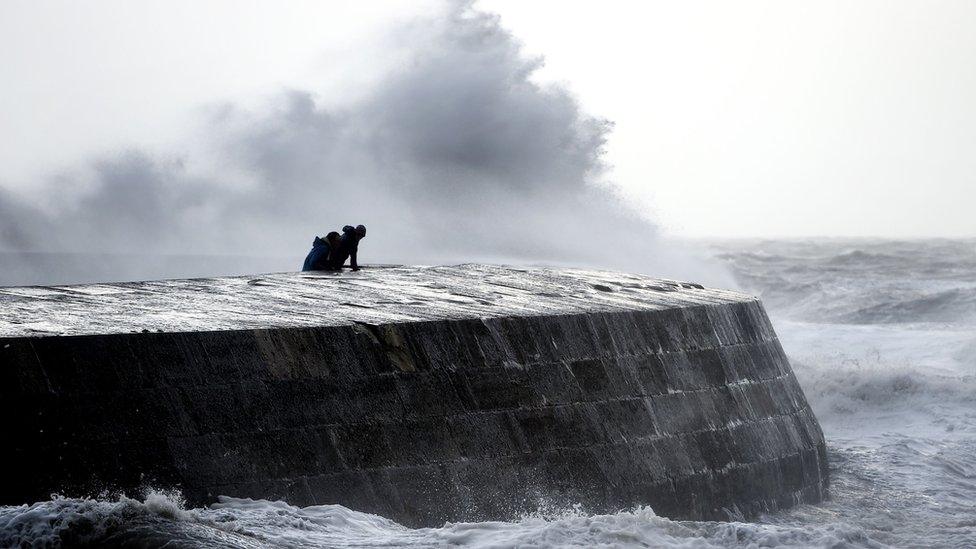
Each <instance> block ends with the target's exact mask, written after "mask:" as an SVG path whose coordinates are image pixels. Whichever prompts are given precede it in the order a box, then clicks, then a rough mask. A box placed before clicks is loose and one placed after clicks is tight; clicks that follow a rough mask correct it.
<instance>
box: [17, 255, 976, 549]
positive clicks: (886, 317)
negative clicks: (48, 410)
mask: <svg viewBox="0 0 976 549" xmlns="http://www.w3.org/2000/svg"><path fill="white" fill-rule="evenodd" d="M709 249H710V252H711V253H712V254H714V255H715V256H716V257H717V258H718V259H719V260H720V261H721V262H723V263H725V264H726V265H727V267H728V268H729V269H730V270H731V272H732V273H733V276H734V277H735V280H736V281H737V282H738V284H739V286H740V287H741V288H742V289H745V290H749V291H752V292H755V293H758V294H760V295H761V296H762V297H763V300H764V301H765V303H766V306H767V308H768V309H769V311H770V314H771V316H772V318H773V322H774V325H775V327H776V329H777V332H778V333H779V335H780V338H781V340H782V342H783V345H784V347H785V349H786V351H787V354H788V355H789V356H790V359H791V361H792V364H793V367H794V370H795V371H796V374H797V377H798V379H799V380H800V384H801V385H802V386H803V388H804V391H805V392H806V395H807V398H808V399H809V400H810V403H811V405H812V406H813V408H814V411H815V412H816V414H817V417H818V418H819V419H820V422H821V424H822V426H823V428H824V432H825V435H826V437H827V442H828V454H829V459H830V465H831V474H832V486H831V498H830V500H829V501H826V502H824V503H822V504H819V505H804V506H800V507H797V508H795V509H792V510H789V511H785V512H781V513H776V514H772V515H767V516H764V517H762V518H761V519H760V520H758V521H756V522H751V523H743V522H687V521H671V520H668V519H665V518H661V517H657V516H656V515H655V514H654V512H653V510H652V509H649V508H638V509H631V510H626V511H622V512H619V513H616V514H611V515H590V514H586V513H584V512H582V511H580V510H579V509H550V508H541V509H539V511H538V512H537V513H536V514H534V515H532V516H526V517H523V518H522V519H521V520H518V521H515V522H482V523H469V524H446V525H444V526H442V527H440V528H426V529H410V528H405V527H403V526H400V525H398V524H396V523H394V522H393V521H391V520H388V519H386V518H383V517H378V516H374V515H368V514H364V513H359V512H356V511H354V510H350V509H347V508H344V507H341V506H316V507H306V508H298V507H293V506H289V505H287V504H285V503H283V502H269V501H250V500H237V499H224V500H222V501H221V502H220V503H219V504H216V505H213V506H210V507H208V508H201V509H192V508H186V507H185V506H184V505H182V503H181V500H180V496H179V494H175V493H168V492H164V491H152V490H147V493H146V494H140V495H138V496H135V495H133V497H132V498H131V499H130V498H126V497H121V496H117V495H116V496H108V495H106V496H104V497H100V498H96V499H74V498H64V497H52V499H50V500H48V501H43V502H39V503H36V504H34V505H30V506H20V507H0V547H6V546H19V545H23V544H30V543H32V542H33V543H35V544H37V545H39V546H45V545H51V546H57V545H59V544H62V545H85V544H99V545H115V546H133V547H139V546H151V547H163V546H165V547H339V546H356V547H396V546H413V547H432V546H449V545H462V546H474V547H549V546H579V547H599V546H602V547H886V546H895V547H976V240H968V241H963V240H933V241H914V242H891V241H865V240H858V241H840V240H831V241H817V242H803V241H761V242H760V241H755V242H745V241H737V242H723V243H718V244H713V245H711V246H710V248H709Z"/></svg>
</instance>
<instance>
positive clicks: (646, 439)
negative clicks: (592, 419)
mask: <svg viewBox="0 0 976 549" xmlns="http://www.w3.org/2000/svg"><path fill="white" fill-rule="evenodd" d="M807 413H812V411H811V410H810V409H809V407H808V408H806V409H802V410H797V411H795V412H790V413H784V414H774V415H770V416H766V417H763V418H758V419H755V420H751V421H744V422H742V423H739V424H736V425H734V426H729V425H728V424H723V425H722V426H716V427H708V428H704V429H695V430H689V431H682V432H679V433H671V434H661V435H652V436H643V437H642V436H637V437H632V438H629V439H627V441H626V442H628V443H630V442H638V443H653V442H657V441H660V440H665V439H673V438H686V437H691V436H695V435H699V434H702V433H709V432H716V431H728V432H729V433H730V434H731V431H732V429H735V428H738V427H750V426H755V425H759V424H760V423H764V422H765V423H772V422H774V421H777V420H782V419H785V418H793V417H796V416H798V415H806V414H807ZM384 424H389V425H397V423H392V422H386V423H365V422H364V423H355V424H314V425H309V426H308V427H307V428H301V427H285V428H282V429H273V430H265V431H239V432H223V433H206V434H203V435H190V436H181V437H166V440H167V443H169V441H171V440H180V439H188V438H202V437H209V436H217V437H220V436H224V435H229V434H230V435H235V436H247V435H253V434H257V433H261V434H267V433H280V432H287V431H295V432H303V431H309V430H315V429H318V428H323V427H325V428H329V427H334V426H354V425H384ZM812 442H813V444H812V445H810V446H803V448H806V449H812V448H818V447H819V446H821V445H822V444H826V442H825V441H823V440H821V441H819V442H818V441H816V440H814V441H812ZM621 443H622V442H621V441H616V442H605V443H593V444H585V445H577V446H553V447H550V448H546V449H543V450H540V451H542V452H559V451H565V450H588V449H592V448H603V447H608V446H614V445H618V444H621ZM102 444H107V443H102ZM526 453H529V454H531V453H532V452H510V453H503V454H493V455H492V456H491V457H512V456H519V455H523V454H526ZM789 455H792V454H786V455H785V457H788V456H789ZM783 457H784V456H780V457H779V458H772V459H782V458H783ZM471 459H472V458H471V457H468V456H462V457H460V458H458V459H453V460H440V461H438V460H434V461H430V462H427V463H426V464H428V465H433V464H450V463H456V462H459V461H467V460H471ZM761 461H762V460H761ZM765 461H769V460H765ZM748 463H755V462H748ZM407 466H417V464H410V465H400V466H399V467H407ZM389 467H397V466H382V467H363V468H348V469H343V471H358V470H374V469H382V468H389Z"/></svg>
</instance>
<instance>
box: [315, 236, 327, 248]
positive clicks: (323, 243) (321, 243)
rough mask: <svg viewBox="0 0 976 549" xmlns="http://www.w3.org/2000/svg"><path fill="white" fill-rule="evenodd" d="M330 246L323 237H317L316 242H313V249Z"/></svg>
mask: <svg viewBox="0 0 976 549" xmlns="http://www.w3.org/2000/svg"><path fill="white" fill-rule="evenodd" d="M328 245H329V243H328V242H327V241H326V240H325V239H324V238H322V237H321V236H316V237H315V240H313V241H312V247H313V248H314V247H315V246H328Z"/></svg>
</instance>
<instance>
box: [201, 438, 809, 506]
mask: <svg viewBox="0 0 976 549" xmlns="http://www.w3.org/2000/svg"><path fill="white" fill-rule="evenodd" d="M824 445H825V443H824ZM603 446H609V445H603ZM819 446H820V444H816V445H814V446H807V447H803V449H801V450H798V451H796V452H792V453H789V454H783V455H780V456H776V457H773V458H769V459H760V460H755V461H749V462H743V463H738V462H736V463H735V464H734V466H733V467H731V468H729V469H727V470H734V469H739V468H743V467H745V468H749V467H761V466H764V465H770V464H773V463H776V464H779V463H780V462H782V461H785V460H787V459H790V458H796V457H801V456H802V455H803V454H804V453H809V452H812V451H814V450H816V449H817V448H819ZM590 448H591V447H590V446H588V447H579V448H578V449H581V450H586V449H590ZM574 449H576V448H574ZM563 450H564V449H560V448H553V449H544V450H540V451H538V452H530V453H538V454H544V455H548V454H555V453H558V452H561V451H563ZM519 455H522V453H519V454H502V455H494V456H488V457H487V458H484V459H480V460H473V459H471V458H464V457H462V458H459V459H454V460H441V461H430V462H427V463H422V464H404V465H383V466H379V467H360V468H354V469H342V470H338V471H335V472H332V473H322V474H318V475H300V476H297V477H262V478H259V479H256V480H249V481H247V483H252V482H294V481H296V480H301V479H306V480H307V479H310V478H317V477H324V476H331V475H340V474H343V473H348V472H363V473H372V472H382V471H392V470H397V469H409V468H424V467H445V466H450V465H456V464H460V463H464V462H468V461H492V460H499V459H505V458H509V457H514V456H519ZM801 459H802V458H801ZM818 461H819V459H818ZM817 471H818V473H817V478H818V479H819V480H815V481H813V482H810V483H806V484H801V488H800V490H805V489H807V488H813V487H820V488H822V487H823V477H821V476H820V474H819V468H818V469H817ZM716 472H717V470H716V469H694V470H692V471H691V472H690V473H686V474H683V475H680V476H670V475H664V476H662V477H660V478H655V479H654V480H655V481H660V480H668V481H671V482H674V481H680V480H683V479H686V478H689V477H694V476H699V475H701V476H709V477H714V476H715V474H716ZM233 484H241V482H235V483H227V484H225V485H226V486H230V485H233ZM203 486H205V485H202V484H201V485H198V484H187V485H186V487H187V488H198V487H203ZM751 501H760V500H751ZM762 501H765V500H762Z"/></svg>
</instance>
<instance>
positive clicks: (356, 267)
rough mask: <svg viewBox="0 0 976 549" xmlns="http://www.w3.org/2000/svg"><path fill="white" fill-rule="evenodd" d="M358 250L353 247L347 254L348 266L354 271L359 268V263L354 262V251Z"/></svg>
mask: <svg viewBox="0 0 976 549" xmlns="http://www.w3.org/2000/svg"><path fill="white" fill-rule="evenodd" d="M358 251H359V250H356V249H353V251H352V253H350V254H349V266H350V267H352V270H354V271H358V270H359V265H357V264H356V252H358Z"/></svg>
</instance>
